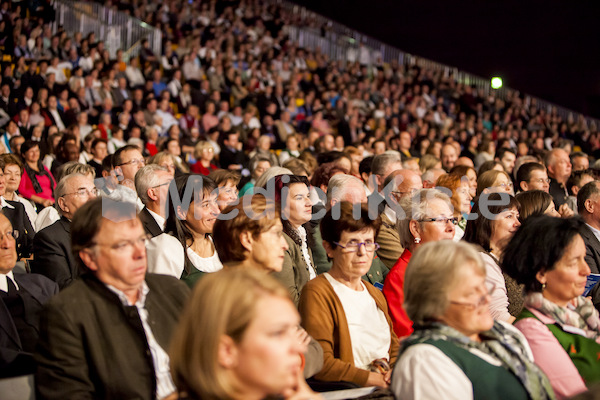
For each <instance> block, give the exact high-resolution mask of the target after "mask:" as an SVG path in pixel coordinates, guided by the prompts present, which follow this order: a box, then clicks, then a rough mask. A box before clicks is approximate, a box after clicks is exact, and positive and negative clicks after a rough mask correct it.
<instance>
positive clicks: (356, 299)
mask: <svg viewBox="0 0 600 400" xmlns="http://www.w3.org/2000/svg"><path fill="white" fill-rule="evenodd" d="M338 204H339V205H336V206H335V207H333V208H332V209H331V210H329V211H328V212H327V214H325V217H324V218H323V220H322V223H321V235H322V237H323V246H324V247H325V250H326V251H327V256H328V257H329V258H331V259H332V260H333V261H332V266H331V269H330V270H329V272H326V273H324V274H322V275H319V276H317V277H316V278H315V279H313V280H311V281H309V282H308V283H307V284H306V285H305V286H304V289H303V291H302V295H301V297H300V304H299V310H300V315H301V316H302V325H303V326H304V328H305V329H306V331H307V332H308V333H309V334H310V335H311V336H312V337H313V338H314V339H315V340H317V341H318V342H319V343H320V344H321V346H322V347H323V358H324V359H323V369H322V370H321V372H319V373H318V374H316V375H315V379H317V380H320V381H326V382H340V381H344V382H351V383H354V384H356V385H360V386H381V387H387V386H388V384H389V382H390V377H391V367H393V365H394V362H395V360H396V353H397V351H398V338H397V337H396V334H395V333H394V331H393V329H392V321H391V319H390V316H389V314H388V308H387V303H386V301H385V297H383V295H382V294H381V292H380V291H379V290H377V289H376V288H375V287H374V286H372V285H371V284H370V283H368V282H366V281H363V280H362V279H361V277H362V276H363V275H364V274H366V273H367V271H369V268H370V267H371V262H372V261H373V253H374V252H375V251H376V250H377V247H378V245H377V243H376V242H375V237H376V236H377V231H378V230H379V227H380V225H381V222H380V219H379V217H377V219H375V220H372V219H371V218H370V217H369V210H368V207H367V205H366V204H362V205H361V204H354V205H353V204H351V203H348V202H341V203H338ZM338 212H339V214H338Z"/></svg>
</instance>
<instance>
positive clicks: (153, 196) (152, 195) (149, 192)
mask: <svg viewBox="0 0 600 400" xmlns="http://www.w3.org/2000/svg"><path fill="white" fill-rule="evenodd" d="M146 194H147V195H148V198H150V200H152V201H157V200H158V196H157V195H156V194H155V193H154V188H149V189H148V190H147V191H146Z"/></svg>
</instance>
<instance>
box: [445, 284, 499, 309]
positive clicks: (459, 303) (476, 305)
mask: <svg viewBox="0 0 600 400" xmlns="http://www.w3.org/2000/svg"><path fill="white" fill-rule="evenodd" d="M495 289H496V285H495V284H494V285H492V287H490V288H488V287H486V288H485V289H484V294H483V295H482V296H481V297H480V298H479V300H477V302H475V303H467V302H462V301H454V300H450V304H454V305H457V306H463V307H467V308H468V309H469V310H476V309H478V308H479V307H481V306H483V305H484V304H485V303H487V302H488V296H491V295H492V293H493V292H494V290H495Z"/></svg>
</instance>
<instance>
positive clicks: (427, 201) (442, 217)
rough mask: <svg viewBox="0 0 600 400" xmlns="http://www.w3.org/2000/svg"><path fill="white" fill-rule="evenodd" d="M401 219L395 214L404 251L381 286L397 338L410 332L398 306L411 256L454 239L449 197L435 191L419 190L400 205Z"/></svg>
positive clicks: (409, 321)
mask: <svg viewBox="0 0 600 400" xmlns="http://www.w3.org/2000/svg"><path fill="white" fill-rule="evenodd" d="M400 205H401V207H402V211H403V212H404V216H402V215H398V219H397V223H396V227H397V229H398V232H399V233H400V244H402V247H404V249H405V250H404V252H403V253H402V255H401V256H400V258H399V259H398V261H396V263H395V264H394V266H393V267H392V269H391V270H390V272H389V273H388V275H387V277H386V278H385V283H384V285H383V294H384V296H385V298H386V300H387V302H388V306H389V309H390V316H391V317H392V321H393V323H394V332H395V333H396V335H397V336H398V337H404V336H408V335H410V334H411V333H412V321H411V320H410V319H409V318H408V316H407V315H406V311H404V308H403V307H402V303H403V301H404V287H403V286H404V273H405V271H406V266H407V265H408V262H409V261H410V258H411V256H412V253H413V252H414V251H415V250H416V249H417V248H418V247H419V246H421V245H423V244H424V243H427V242H434V241H438V240H443V239H452V238H453V237H454V232H455V225H456V224H457V222H458V218H455V217H453V213H452V204H451V203H450V198H449V197H448V196H447V195H446V194H444V193H442V192H441V191H439V190H437V189H421V190H419V191H418V192H416V193H415V195H414V196H412V197H405V198H404V199H403V201H402V202H401V204H400Z"/></svg>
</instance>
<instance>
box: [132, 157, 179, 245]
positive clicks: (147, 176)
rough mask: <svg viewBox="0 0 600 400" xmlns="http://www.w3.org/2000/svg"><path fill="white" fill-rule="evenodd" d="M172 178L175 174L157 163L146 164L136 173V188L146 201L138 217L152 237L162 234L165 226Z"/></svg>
mask: <svg viewBox="0 0 600 400" xmlns="http://www.w3.org/2000/svg"><path fill="white" fill-rule="evenodd" d="M172 180H173V175H171V173H169V171H168V170H167V169H166V168H164V167H161V166H160V165H157V164H150V165H146V166H145V167H142V168H141V169H140V170H139V171H138V172H136V174H135V190H136V192H137V195H138V197H139V198H140V200H141V201H142V203H144V208H143V209H142V211H140V213H139V214H138V217H139V219H140V221H141V222H142V226H143V228H144V231H145V232H146V233H147V234H149V235H151V236H152V237H156V236H158V235H160V234H162V233H163V230H164V228H165V223H166V215H167V213H166V204H167V196H168V195H169V183H171V181H172Z"/></svg>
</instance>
